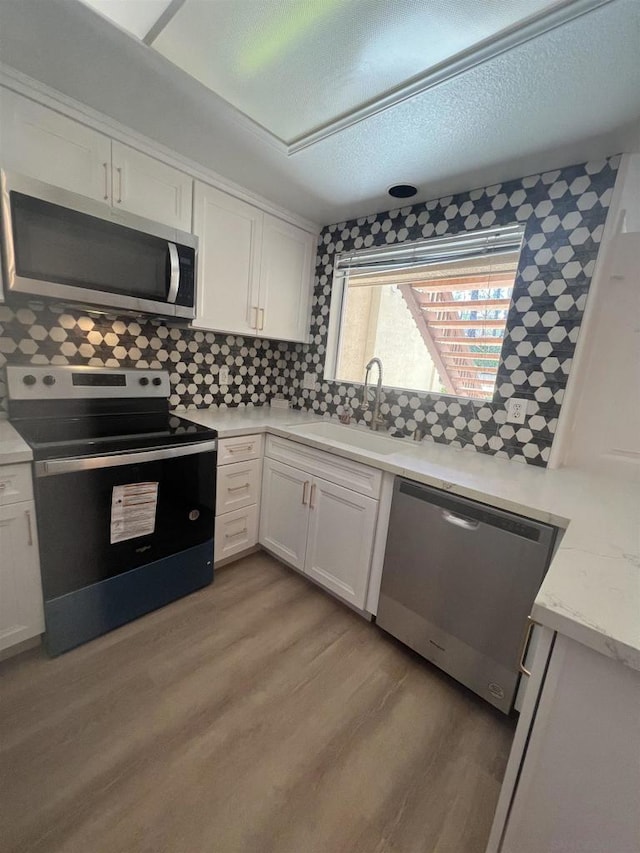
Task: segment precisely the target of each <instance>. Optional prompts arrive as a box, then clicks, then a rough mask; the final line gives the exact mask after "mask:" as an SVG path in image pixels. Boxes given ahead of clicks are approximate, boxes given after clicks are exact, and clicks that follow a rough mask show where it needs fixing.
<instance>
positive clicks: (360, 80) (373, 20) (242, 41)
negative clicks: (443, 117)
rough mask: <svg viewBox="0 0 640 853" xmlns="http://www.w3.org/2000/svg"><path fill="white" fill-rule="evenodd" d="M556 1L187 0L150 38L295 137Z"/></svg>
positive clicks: (255, 115)
mask: <svg viewBox="0 0 640 853" xmlns="http://www.w3.org/2000/svg"><path fill="white" fill-rule="evenodd" d="M557 5H559V4H558V2H557V0H510V2H508V3H505V2H504V0H430V1H429V2H428V3H427V2H425V0H394V2H393V3H389V2H388V0H260V2H255V0H186V2H185V3H184V5H183V6H182V7H181V8H180V9H179V10H178V11H177V13H176V14H175V16H174V17H173V18H172V20H171V21H170V22H169V23H168V24H167V26H166V27H165V28H164V30H163V31H162V32H161V33H160V34H159V36H158V37H157V38H156V39H155V41H154V42H153V46H154V48H156V49H157V50H158V51H159V52H160V53H162V54H163V55H164V56H165V57H167V58H168V59H169V60H171V61H172V62H173V63H174V64H176V65H177V66H178V67H180V68H182V69H183V70H184V71H186V72H188V73H189V74H191V75H192V76H193V77H195V78H196V79H197V80H199V81H200V82H201V83H203V84H204V85H205V86H207V87H208V88H210V89H212V90H213V91H214V92H216V93H217V94H218V95H220V96H221V97H222V98H224V99H225V100H226V101H228V102H229V103H230V104H232V105H233V106H234V107H236V108H237V109H238V110H240V111H241V112H243V113H245V114H246V115H247V116H249V117H250V118H251V119H253V120H254V121H255V122H257V123H258V124H260V125H262V126H263V127H264V128H266V129H267V130H269V131H270V132H271V133H273V134H274V135H275V136H277V137H278V138H280V139H281V140H282V141H283V142H286V143H287V144H290V143H292V142H295V141H296V140H297V139H299V138H300V137H302V136H305V135H307V134H308V133H310V132H312V131H314V130H317V129H319V128H321V127H323V126H324V125H326V124H328V123H330V122H332V121H334V120H335V119H337V118H339V117H342V116H345V115H348V114H349V113H350V112H351V111H353V110H354V109H357V108H359V107H361V106H363V105H366V104H367V103H369V102H371V101H374V100H376V99H377V98H379V97H380V96H381V95H383V94H385V93H387V92H389V91H390V90H393V89H394V88H396V87H398V86H401V85H403V84H404V83H406V82H407V81H408V80H411V79H412V78H414V77H417V76H420V75H423V74H424V73H425V72H426V71H427V70H429V69H431V68H433V67H434V66H437V65H438V64H439V63H442V62H445V61H447V60H448V59H450V58H451V57H452V56H454V55H455V54H458V53H460V52H461V51H464V50H467V49H468V48H470V47H472V46H473V45H475V44H477V43H478V42H480V41H482V40H484V39H487V38H490V37H492V36H494V35H495V34H496V33H498V32H500V31H501V30H504V29H505V28H507V27H510V26H513V25H514V24H517V23H518V22H520V21H522V20H524V19H525V18H527V17H530V16H531V15H534V14H536V13H539V12H540V11H542V10H545V9H550V8H552V7H553V6H557Z"/></svg>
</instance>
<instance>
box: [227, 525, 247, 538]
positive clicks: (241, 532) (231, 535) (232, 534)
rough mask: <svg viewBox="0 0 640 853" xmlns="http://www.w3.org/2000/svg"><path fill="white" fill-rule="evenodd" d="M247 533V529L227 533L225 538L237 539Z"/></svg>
mask: <svg viewBox="0 0 640 853" xmlns="http://www.w3.org/2000/svg"><path fill="white" fill-rule="evenodd" d="M246 532H247V528H246V527H243V528H242V530H236V532H235V533H225V534H224V538H225V539H235V537H236V536H242V534H243V533H246Z"/></svg>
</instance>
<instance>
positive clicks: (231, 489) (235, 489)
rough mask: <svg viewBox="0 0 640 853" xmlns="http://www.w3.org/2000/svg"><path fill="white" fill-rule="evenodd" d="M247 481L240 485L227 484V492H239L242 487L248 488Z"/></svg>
mask: <svg viewBox="0 0 640 853" xmlns="http://www.w3.org/2000/svg"><path fill="white" fill-rule="evenodd" d="M249 485H250V484H249V483H243V484H242V485H241V486H227V491H228V492H240V491H242V489H248V488H249Z"/></svg>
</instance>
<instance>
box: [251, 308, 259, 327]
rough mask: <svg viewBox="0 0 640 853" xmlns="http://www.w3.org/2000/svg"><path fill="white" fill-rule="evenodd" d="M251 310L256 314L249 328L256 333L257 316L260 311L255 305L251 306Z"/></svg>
mask: <svg viewBox="0 0 640 853" xmlns="http://www.w3.org/2000/svg"><path fill="white" fill-rule="evenodd" d="M251 310H252V311H255V312H256V313H255V317H254V318H253V323H252V324H251V328H252V329H255V330H256V332H257V331H258V314H259V313H260V309H259V308H258V306H257V305H252V306H251Z"/></svg>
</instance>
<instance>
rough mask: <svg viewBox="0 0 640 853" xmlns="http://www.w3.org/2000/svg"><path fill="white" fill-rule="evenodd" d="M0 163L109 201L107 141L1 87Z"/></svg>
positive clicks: (87, 128) (83, 126) (20, 171)
mask: <svg viewBox="0 0 640 853" xmlns="http://www.w3.org/2000/svg"><path fill="white" fill-rule="evenodd" d="M0 164H1V165H2V168H3V169H7V170H10V171H12V172H18V173H20V174H22V175H28V176H29V177H32V178H36V179H37V180H39V181H44V182H46V183H48V184H53V185H54V186H57V187H62V188H63V189H65V190H69V191H71V192H74V193H78V194H79V195H83V196H87V197H88V198H93V199H95V200H96V201H103V202H104V203H105V204H108V203H109V202H110V198H111V140H110V139H109V137H108V136H103V134H101V133H98V132H97V131H95V130H92V129H91V128H89V127H86V126H85V125H83V124H80V123H79V122H77V121H73V120H72V119H70V118H67V117H66V116H63V115H61V114H60V113H57V112H55V111H54V110H50V109H48V108H47V107H43V106H40V104H36V103H35V102H34V101H30V100H29V99H28V98H23V97H21V96H20V95H15V94H14V93H13V92H10V91H9V90H7V89H3V88H0Z"/></svg>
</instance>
